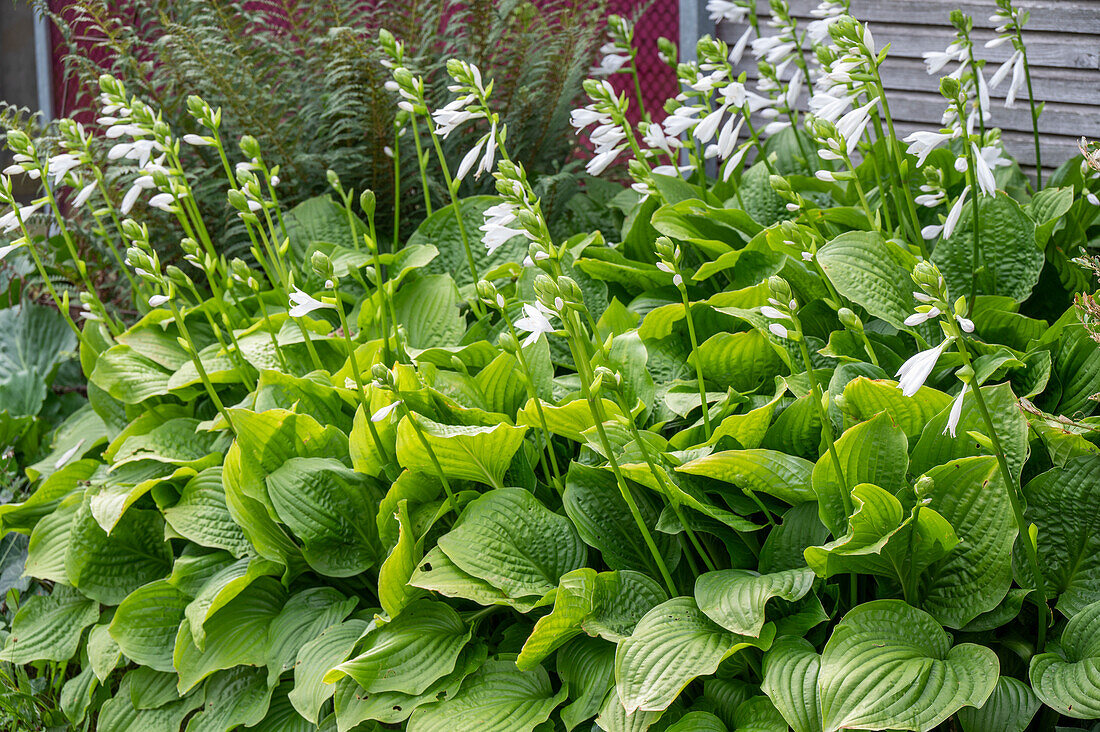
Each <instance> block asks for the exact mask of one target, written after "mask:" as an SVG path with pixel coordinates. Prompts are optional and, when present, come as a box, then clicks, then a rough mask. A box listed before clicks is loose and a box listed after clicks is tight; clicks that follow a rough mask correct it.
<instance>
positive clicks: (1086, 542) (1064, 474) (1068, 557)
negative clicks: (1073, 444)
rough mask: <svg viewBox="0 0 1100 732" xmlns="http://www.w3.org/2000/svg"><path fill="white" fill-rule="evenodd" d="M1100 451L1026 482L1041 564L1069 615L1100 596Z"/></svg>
mask: <svg viewBox="0 0 1100 732" xmlns="http://www.w3.org/2000/svg"><path fill="white" fill-rule="evenodd" d="M1098 481H1100V456H1096V455H1083V456H1081V457H1076V458H1072V459H1070V460H1067V461H1066V464H1065V466H1064V467H1062V468H1054V469H1052V470H1048V471H1047V472H1045V473H1043V474H1042V475H1039V476H1037V477H1036V478H1034V479H1032V480H1031V481H1030V482H1028V484H1027V485H1026V486H1024V496H1025V497H1026V498H1027V509H1026V510H1025V512H1024V516H1025V519H1026V521H1027V522H1028V523H1029V524H1030V523H1034V524H1035V525H1037V526H1038V527H1039V536H1038V546H1039V557H1040V558H1041V559H1040V565H1039V566H1040V569H1041V570H1042V572H1043V576H1044V579H1045V582H1046V588H1047V592H1048V594H1050V593H1054V594H1056V595H1057V596H1058V604H1057V607H1058V609H1059V610H1060V611H1062V613H1063V614H1065V615H1066V616H1067V617H1071V616H1075V615H1077V614H1078V613H1080V612H1082V611H1083V610H1084V608H1085V606H1087V605H1091V604H1092V603H1095V602H1097V601H1100V491H1098V490H1097V485H1098V484H1100V482H1098Z"/></svg>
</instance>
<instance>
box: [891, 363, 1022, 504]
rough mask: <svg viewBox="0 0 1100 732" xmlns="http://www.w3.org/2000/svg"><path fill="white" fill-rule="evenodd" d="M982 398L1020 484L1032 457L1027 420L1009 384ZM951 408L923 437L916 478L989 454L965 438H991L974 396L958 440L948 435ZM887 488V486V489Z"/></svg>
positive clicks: (989, 389)
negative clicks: (956, 461) (939, 467)
mask: <svg viewBox="0 0 1100 732" xmlns="http://www.w3.org/2000/svg"><path fill="white" fill-rule="evenodd" d="M982 397H984V399H985V403H986V406H987V407H988V409H989V416H990V417H991V418H992V420H993V426H994V427H995V428H996V430H997V437H998V439H1000V441H1001V446H1002V447H1003V448H1004V451H1005V458H1006V459H1007V460H1008V467H1009V469H1010V470H1011V472H1012V475H1014V476H1016V479H1017V480H1019V476H1020V472H1021V471H1022V470H1023V467H1024V461H1026V460H1027V456H1028V428H1027V418H1026V417H1024V415H1023V412H1021V411H1020V407H1019V404H1018V403H1017V401H1016V396H1015V395H1014V394H1013V393H1012V387H1011V386H1009V385H1008V384H997V385H996V386H983V387H982ZM950 411H951V410H950V407H948V408H946V409H944V410H943V411H941V412H940V413H939V414H937V415H936V416H935V417H933V418H932V419H931V420H929V421H928V424H927V425H926V426H925V428H924V432H922V433H921V436H920V439H919V440H917V444H916V445H915V446H914V447H913V456H912V471H913V473H914V474H920V473H924V472H927V471H929V470H931V469H932V468H934V467H935V466H937V465H943V464H945V463H948V462H950V461H951V460H954V459H955V458H961V457H968V456H970V455H987V454H989V453H988V452H987V451H986V450H985V449H984V448H982V447H981V445H980V444H979V443H978V441H977V440H972V439H969V438H967V437H964V435H966V434H967V433H968V432H977V433H978V434H982V435H985V436H986V437H988V436H989V435H988V432H989V428H988V427H987V426H986V424H985V420H984V419H983V418H982V415H981V412H980V411H979V409H978V404H977V402H976V401H975V400H974V398H973V396H972V395H971V396H968V397H967V398H965V399H964V400H963V406H962V413H961V415H960V417H959V424H958V426H957V427H956V428H955V434H956V435H957V437H951V436H950V435H947V434H944V430H945V429H946V427H947V418H948V416H949V414H950ZM883 487H884V488H885V487H886V486H883Z"/></svg>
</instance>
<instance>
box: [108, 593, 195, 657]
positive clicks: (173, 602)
mask: <svg viewBox="0 0 1100 732" xmlns="http://www.w3.org/2000/svg"><path fill="white" fill-rule="evenodd" d="M190 601H191V600H190V598H189V597H187V596H186V595H184V594H183V593H182V592H180V591H179V590H177V589H176V588H175V587H173V586H172V585H170V584H169V583H168V581H167V580H157V581H155V582H150V583H149V584H147V585H144V586H142V587H139V588H138V589H136V590H134V591H133V592H131V593H130V594H129V595H128V596H127V597H126V599H124V600H123V601H122V603H121V604H120V605H119V606H118V609H117V610H115V617H114V618H113V619H112V620H111V626H110V633H111V637H112V638H114V639H115V642H116V643H118V647H119V649H120V650H121V651H122V653H123V654H124V655H125V656H126V657H127V658H129V659H130V660H132V661H134V662H135V663H140V664H141V665H142V666H148V667H150V668H153V669H156V670H157V671H165V672H168V671H174V670H175V668H174V666H173V665H172V653H173V650H174V648H175V643H176V635H177V633H178V632H179V629H180V623H181V622H183V621H184V615H183V611H184V609H185V608H186V607H187V605H188V604H189V603H190Z"/></svg>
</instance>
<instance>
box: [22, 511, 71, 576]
mask: <svg viewBox="0 0 1100 732" xmlns="http://www.w3.org/2000/svg"><path fill="white" fill-rule="evenodd" d="M82 498H83V496H82V494H81V493H79V492H78V493H74V494H72V495H70V496H68V497H67V498H65V499H64V500H62V501H61V503H60V504H59V505H58V507H57V508H56V509H55V510H54V512H53V513H51V514H49V515H47V516H44V517H43V518H42V519H41V520H40V521H39V522H38V523H37V524H35V526H34V530H33V531H32V532H31V539H30V542H29V543H28V544H27V562H26V565H25V567H24V570H23V571H24V574H26V575H27V576H28V577H34V578H35V579H40V580H50V581H52V582H60V583H61V584H69V575H68V573H67V572H66V571H65V556H66V554H67V553H68V547H69V541H70V539H71V537H72V526H73V520H74V519H75V518H76V514H77V512H78V511H79V510H80V507H81V505H83V503H82Z"/></svg>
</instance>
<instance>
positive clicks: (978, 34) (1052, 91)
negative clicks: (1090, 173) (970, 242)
mask: <svg viewBox="0 0 1100 732" xmlns="http://www.w3.org/2000/svg"><path fill="white" fill-rule="evenodd" d="M790 2H791V6H792V9H793V10H794V12H795V15H796V16H797V17H798V18H799V25H800V27H804V25H803V24H804V23H806V22H809V21H810V20H812V17H811V16H810V15H809V11H810V10H811V9H813V8H814V7H815V6H816V5H817V0H790ZM1015 4H1016V6H1017V7H1020V8H1025V9H1028V10H1029V11H1030V12H1031V18H1030V20H1029V22H1028V24H1027V26H1026V27H1025V29H1024V38H1025V40H1026V41H1027V47H1028V60H1029V61H1030V63H1031V66H1032V81H1033V83H1034V85H1035V95H1036V98H1037V99H1038V100H1041V101H1046V103H1047V104H1046V110H1045V111H1044V112H1043V116H1042V117H1041V119H1040V121H1039V129H1040V131H1041V132H1042V135H1043V136H1042V138H1041V142H1042V156H1043V168H1044V170H1051V169H1053V168H1055V167H1057V166H1058V165H1059V164H1060V163H1062V162H1064V161H1065V160H1066V159H1067V158H1069V157H1071V156H1072V155H1074V154H1075V153H1076V152H1077V140H1078V138H1080V137H1081V136H1082V135H1084V136H1085V137H1089V138H1091V139H1100V0H1016V3H1015ZM759 8H760V11H759V12H760V16H761V18H762V19H764V18H767V17H768V15H769V10H768V2H767V0H759ZM954 8H959V9H961V10H962V11H963V12H965V13H967V14H968V15H971V16H972V17H973V18H974V33H973V38H974V40H975V45H976V49H975V51H976V53H977V55H978V56H979V57H980V58H985V59H987V60H988V63H987V64H986V66H985V74H986V78H987V79H988V78H989V77H990V76H992V74H993V72H994V71H995V70H996V68H997V66H998V65H999V63H1000V62H1001V61H1004V60H1005V59H1007V58H1008V56H1009V55H1010V54H1011V53H1012V45H1011V44H1010V43H1007V44H1005V45H1002V46H999V47H997V48H992V49H986V48H983V47H982V45H983V44H984V43H985V41H987V40H989V39H991V38H993V37H994V33H993V24H992V23H990V22H989V17H990V16H991V15H992V14H993V12H994V11H995V10H996V6H995V4H994V2H993V0H984V1H983V0H852V15H854V16H855V17H856V18H858V19H860V20H862V21H866V22H868V23H870V25H871V31H872V33H873V34H874V36H875V41H876V42H877V43H878V45H879V48H880V49H881V48H882V47H883V46H884V45H885V44H887V43H890V44H891V45H890V56H889V57H888V58H887V60H886V62H885V64H884V65H883V68H882V75H883V81H884V83H885V85H886V87H887V93H888V98H889V100H890V111H891V113H892V114H893V115H894V118H895V120H897V121H898V122H899V125H898V126H899V130H898V132H899V134H900V135H903V136H904V135H905V134H908V133H909V132H911V131H913V130H916V129H937V128H938V127H939V126H940V115H941V114H942V112H943V109H944V106H945V105H944V100H943V98H942V97H941V96H940V95H939V92H938V85H939V77H938V75H937V76H929V75H928V74H927V73H925V68H924V63H923V60H922V58H921V53H922V52H924V51H942V50H943V49H944V48H946V47H947V44H948V43H950V42H951V39H952V38H953V36H954V29H953V28H952V27H951V24H950V22H949V21H948V14H949V13H950V12H951V10H952V9H954ZM742 30H743V26H731V25H730V24H725V23H724V24H721V25H720V26H719V28H718V36H719V37H720V38H722V39H724V40H726V41H727V42H730V43H732V42H733V41H734V40H735V39H736V38H737V37H738V36H739V35H740V33H741V31H742ZM769 30H770V29H769ZM761 31H762V32H764V33H765V34H766V31H765V30H764V28H763V27H762V28H761ZM745 68H746V70H748V71H749V74H750V77H751V76H752V75H753V72H754V69H753V65H752V63H751V61H748V62H747V63H746V65H745ZM953 68H955V66H954V65H951V66H949V67H948V70H950V69H953ZM941 73H947V70H945V71H943V72H941ZM1008 83H1009V80H1006V81H1005V82H1003V83H1002V84H1001V86H1000V87H999V88H998V89H995V90H992V92H991V96H992V102H993V110H992V114H993V119H992V122H991V124H992V125H993V126H995V127H1000V128H1001V130H1002V131H1003V135H1002V139H1003V140H1004V141H1005V145H1006V147H1007V148H1008V150H1009V151H1010V152H1011V153H1012V154H1013V155H1014V156H1015V157H1016V159H1017V160H1019V161H1020V164H1021V166H1023V167H1024V169H1025V170H1026V171H1028V172H1032V171H1033V170H1034V165H1035V152H1034V149H1033V142H1032V136H1031V113H1030V111H1029V109H1028V104H1027V95H1026V93H1025V94H1023V98H1022V101H1021V99H1020V98H1017V101H1016V106H1015V108H1014V109H1005V107H1004V101H1003V100H1004V94H1005V92H1006V91H1007V89H1008ZM805 101H806V100H805V95H803V99H802V103H803V104H805Z"/></svg>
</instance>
